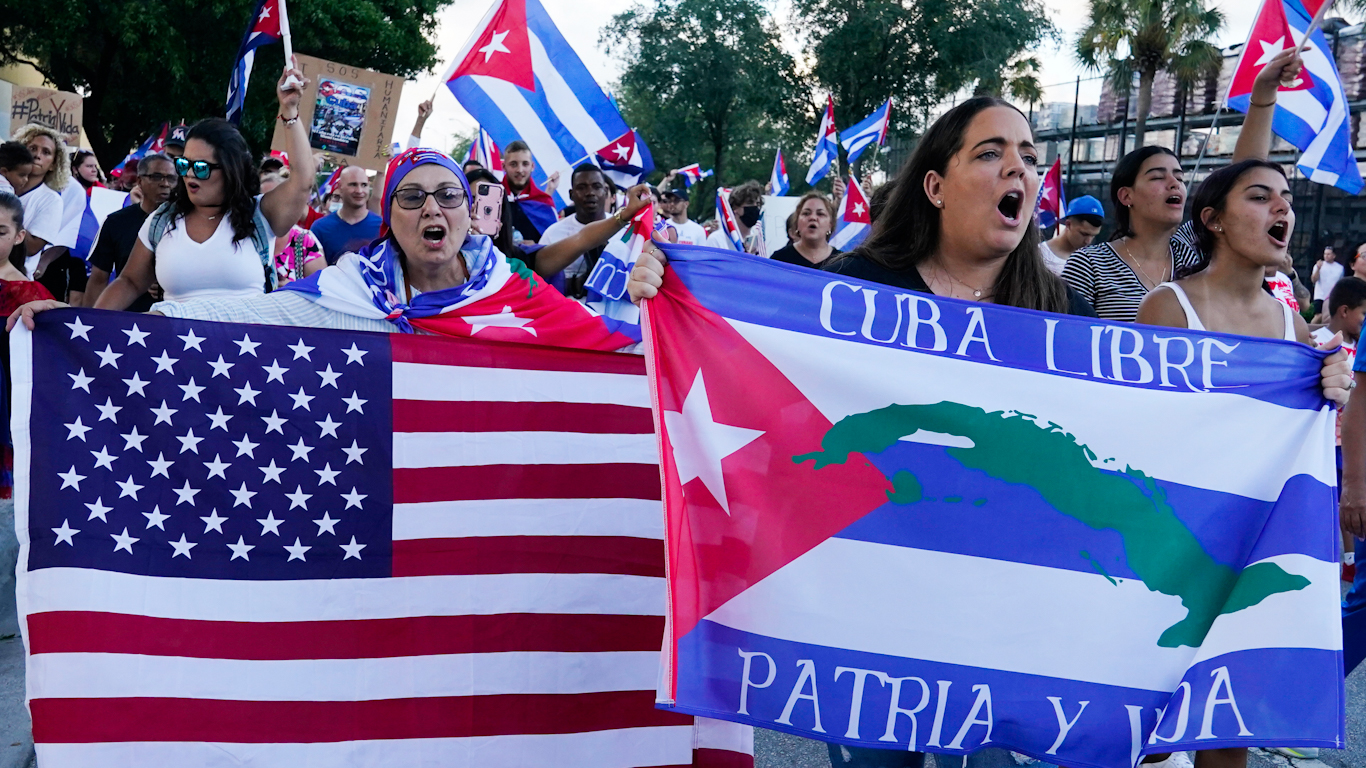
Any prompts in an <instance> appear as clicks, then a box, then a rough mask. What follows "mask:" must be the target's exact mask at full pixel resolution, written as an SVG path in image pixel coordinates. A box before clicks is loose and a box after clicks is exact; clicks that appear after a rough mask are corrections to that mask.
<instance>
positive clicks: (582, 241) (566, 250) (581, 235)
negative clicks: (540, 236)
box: [536, 184, 650, 277]
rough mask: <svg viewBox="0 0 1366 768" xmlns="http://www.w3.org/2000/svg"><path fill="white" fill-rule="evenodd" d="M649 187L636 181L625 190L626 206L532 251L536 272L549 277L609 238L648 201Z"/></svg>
mask: <svg viewBox="0 0 1366 768" xmlns="http://www.w3.org/2000/svg"><path fill="white" fill-rule="evenodd" d="M649 194H650V188H649V186H647V185H645V184H637V185H636V186H634V187H631V189H630V191H629V192H627V200H626V207H625V208H622V209H621V210H620V211H618V212H617V213H616V214H615V215H613V216H608V217H607V218H605V219H603V220H602V221H595V222H593V223H592V224H589V225H587V226H585V227H584V228H583V229H581V230H579V231H578V232H577V233H576V234H574V236H573V237H567V238H565V239H564V240H561V241H559V242H557V243H551V244H550V245H547V246H545V247H543V248H541V250H539V251H537V252H536V272H537V274H539V275H541V276H542V277H549V276H551V275H553V274H555V273H556V272H559V271H560V270H562V269H564V268H565V267H567V266H569V265H570V263H572V262H573V261H574V259H577V258H578V257H579V256H582V255H583V254H585V253H587V252H588V251H591V250H593V249H594V248H597V247H598V246H600V245H602V244H603V243H606V242H607V241H608V240H611V239H612V236H613V235H615V234H616V233H618V232H620V231H621V228H622V227H623V226H625V225H626V222H629V221H630V220H631V217H633V216H635V215H636V214H637V213H639V212H640V209H641V208H644V207H645V206H646V204H647V203H648V202H649V201H648V198H647V196H648V195H649Z"/></svg>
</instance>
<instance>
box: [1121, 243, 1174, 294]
mask: <svg viewBox="0 0 1366 768" xmlns="http://www.w3.org/2000/svg"><path fill="white" fill-rule="evenodd" d="M1120 241H1121V242H1122V243H1123V244H1124V253H1125V254H1126V255H1128V257H1129V261H1132V262H1133V263H1134V268H1135V269H1137V270H1138V273H1139V274H1140V275H1143V277H1144V278H1146V279H1147V281H1148V282H1149V283H1152V286H1148V285H1147V284H1144V286H1143V287H1144V288H1147V289H1148V290H1150V291H1151V290H1152V289H1153V288H1156V287H1157V286H1158V285H1160V284H1162V283H1163V282H1165V281H1166V277H1167V269H1168V268H1169V266H1170V265H1168V266H1166V267H1163V268H1162V278H1163V279H1162V280H1154V279H1153V277H1152V275H1150V274H1148V271H1147V270H1145V269H1144V268H1143V265H1142V264H1140V263H1138V259H1136V258H1134V252H1133V251H1132V250H1130V249H1129V238H1128V237H1127V236H1125V237H1123V238H1120Z"/></svg>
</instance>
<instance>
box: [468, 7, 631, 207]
mask: <svg viewBox="0 0 1366 768" xmlns="http://www.w3.org/2000/svg"><path fill="white" fill-rule="evenodd" d="M444 80H445V82H446V85H447V87H449V88H450V89H451V92H452V93H454V94H455V98H456V99H457V100H459V101H460V104H461V105H462V106H463V107H464V108H465V109H466V111H468V112H469V113H470V114H471V115H472V116H473V117H474V118H475V119H476V120H478V121H479V124H480V125H481V126H483V128H484V130H486V131H488V133H489V135H490V136H492V137H493V138H494V140H495V141H496V142H497V143H498V144H499V145H500V146H504V147H506V146H507V145H508V144H510V143H511V142H513V141H514V140H517V139H521V140H522V141H525V142H526V143H527V146H529V147H531V154H532V155H533V156H534V157H535V158H536V170H535V171H534V172H533V175H532V178H533V180H534V181H535V182H536V183H537V184H539V185H541V186H544V185H545V183H546V180H547V179H548V178H549V175H550V174H551V173H553V172H555V171H558V172H559V174H560V178H561V179H565V180H568V179H569V175H570V173H571V171H572V170H573V169H574V167H575V166H577V165H579V164H580V163H584V162H590V161H591V160H592V159H593V156H594V153H596V152H597V150H598V148H599V147H606V146H607V145H608V142H610V141H612V140H613V137H618V136H621V135H622V134H624V133H626V132H627V131H629V130H630V126H628V125H627V124H626V121H625V120H623V119H622V117H621V113H620V112H619V111H618V110H617V108H616V105H614V104H613V103H612V101H611V100H610V99H608V98H607V94H606V93H604V92H603V90H602V88H601V87H600V86H599V85H598V84H597V82H596V81H595V80H594V79H593V76H592V75H591V74H589V72H588V69H587V68H586V67H584V65H583V62H582V61H581V60H580V59H579V56H578V54H577V53H575V52H574V49H573V48H572V47H570V45H569V43H568V42H567V41H566V40H565V39H564V35H562V34H560V30H559V29H558V28H557V27H556V26H555V22H554V21H552V20H551V18H550V16H549V15H548V14H547V13H546V11H545V8H544V7H542V5H541V3H540V1H539V0H496V2H495V3H494V4H493V7H492V8H490V9H489V11H488V13H487V14H485V15H484V18H483V20H482V21H481V22H480V23H479V25H478V27H476V28H475V31H474V34H473V35H471V36H470V39H469V41H468V42H466V43H465V47H464V48H462V49H461V51H460V52H459V53H458V54H456V56H455V58H454V59H453V60H452V61H451V66H450V69H448V70H447V72H446V75H445V78H444ZM637 147H638V148H639V149H640V150H641V157H642V159H644V160H645V161H646V166H647V167H645V168H644V170H643V173H649V172H650V171H653V170H654V166H653V164H650V163H649V162H648V161H649V157H650V155H649V152H648V150H647V149H645V147H644V143H643V142H640V141H639V138H637ZM556 196H557V197H558V198H559V204H558V205H557V206H556V207H563V206H564V205H565V204H567V203H568V201H569V198H568V194H567V185H566V188H565V189H561V190H558V191H557V192H556Z"/></svg>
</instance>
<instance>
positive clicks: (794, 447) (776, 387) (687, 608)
mask: <svg viewBox="0 0 1366 768" xmlns="http://www.w3.org/2000/svg"><path fill="white" fill-rule="evenodd" d="M644 312H645V314H646V323H645V324H646V328H647V334H646V338H647V341H646V343H647V348H646V360H647V365H648V367H649V370H650V377H651V382H650V384H651V387H652V388H654V390H655V391H654V395H655V403H656V409H655V413H656V434H657V435H658V436H659V441H660V449H661V456H662V461H661V463H660V470H661V473H662V474H663V476H664V489H665V490H664V495H665V499H666V505H667V509H666V516H667V523H666V525H667V530H668V539H667V541H668V544H667V546H668V549H669V551H668V561H669V568H670V582H671V586H670V590H671V601H670V603H671V622H672V623H671V625H670V626H671V632H672V638H670V640H671V642H677V640H678V639H679V638H681V637H683V636H684V635H686V634H688V632H689V631H691V630H692V629H693V628H694V627H695V626H696V625H697V624H698V622H700V621H701V620H702V619H703V618H705V617H706V616H707V615H708V614H710V613H711V612H712V611H714V610H716V609H717V608H719V607H720V606H722V605H723V604H725V603H726V602H727V601H728V600H730V599H731V598H733V597H735V596H736V595H738V594H740V593H741V592H743V591H744V590H746V589H748V588H749V587H750V586H752V585H754V584H756V583H758V582H759V581H760V580H762V579H763V578H764V577H766V576H768V575H770V574H772V573H774V572H775V571H777V570H778V569H779V568H782V567H783V566H784V565H787V564H788V563H790V562H792V561H793V560H795V559H797V558H798V557H800V556H801V555H802V554H804V553H806V552H808V551H810V550H811V549H812V548H814V547H815V546H816V545H818V544H820V543H821V542H823V541H825V540H826V539H828V538H830V537H831V536H833V535H835V534H836V533H838V532H839V531H841V530H843V529H844V528H846V527H848V526H849V525H850V524H851V523H853V522H855V521H856V520H858V519H860V518H862V517H863V516H865V515H867V514H868V513H869V512H871V511H873V510H875V509H877V508H878V507H880V506H882V505H883V504H886V503H887V498H888V497H887V492H888V491H890V490H891V488H892V486H891V483H890V482H889V481H888V480H887V478H886V477H885V476H884V475H883V473H882V472H881V471H879V470H878V469H877V468H876V467H874V466H873V465H872V464H871V463H870V462H868V461H867V459H864V458H861V457H856V458H851V459H850V460H849V461H848V462H847V463H845V464H840V465H830V466H826V467H825V468H823V469H816V468H815V467H814V463H813V462H811V461H798V460H797V459H796V457H798V456H801V455H803V454H807V453H810V452H812V451H816V450H820V446H821V439H822V437H823V436H824V435H825V434H826V432H827V431H828V430H829V429H830V428H831V426H832V425H831V422H830V421H829V420H828V419H827V418H826V417H825V416H823V415H822V414H821V412H820V411H819V410H817V408H816V407H815V406H814V405H813V404H812V403H811V402H810V400H808V399H807V398H806V396H805V395H803V394H802V392H801V391H800V390H799V389H798V388H797V387H796V386H795V385H794V384H793V383H792V382H791V381H790V380H789V379H788V378H787V377H786V376H784V375H783V374H782V373H781V372H780V371H779V370H778V368H777V367H776V366H774V365H773V363H772V362H770V361H769V360H768V358H766V357H765V356H764V355H763V354H762V353H761V352H759V351H758V350H757V349H755V348H754V347H753V346H752V345H751V344H750V343H749V342H748V341H746V340H745V339H744V337H743V336H741V334H740V333H739V332H738V331H736V330H735V329H734V328H733V327H732V326H731V325H730V324H729V323H728V322H727V321H726V320H725V319H724V318H722V317H721V316H720V315H718V314H716V313H715V312H713V311H711V310H710V309H707V308H706V307H705V306H703V305H702V304H701V303H700V302H699V301H698V300H697V298H696V297H694V296H693V294H692V293H691V292H690V291H689V290H688V288H687V286H686V284H685V283H684V281H683V279H682V278H681V277H680V276H679V275H678V273H677V272H675V271H674V270H673V269H672V268H669V270H668V274H667V275H666V277H665V279H664V287H663V288H662V290H661V291H660V293H659V295H658V296H657V297H656V298H654V299H651V300H650V301H649V302H647V306H646V307H645V308H644ZM775 489H779V490H777V491H775ZM693 584H696V585H697V588H696V589H695V590H694V589H692V588H691V586H690V585H693Z"/></svg>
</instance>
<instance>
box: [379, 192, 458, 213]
mask: <svg viewBox="0 0 1366 768" xmlns="http://www.w3.org/2000/svg"><path fill="white" fill-rule="evenodd" d="M428 195H430V196H432V197H434V198H436V204H437V205H438V206H440V207H442V208H459V207H460V206H462V205H464V204H465V191H464V190H463V189H461V188H459V187H442V188H441V189H438V190H435V191H432V192H428V191H427V190H425V189H418V188H417V187H406V188H404V189H400V190H398V191H397V192H395V193H394V202H396V203H398V207H399V208H402V209H404V210H407V211H415V210H417V209H418V208H421V207H422V206H424V205H426V204H427V196H428Z"/></svg>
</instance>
